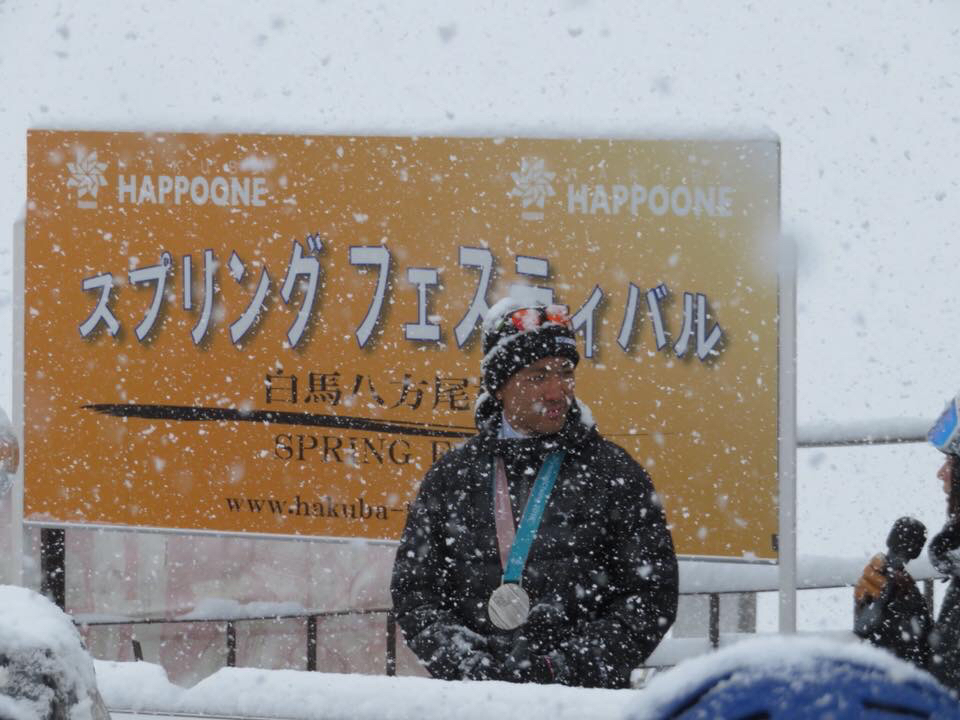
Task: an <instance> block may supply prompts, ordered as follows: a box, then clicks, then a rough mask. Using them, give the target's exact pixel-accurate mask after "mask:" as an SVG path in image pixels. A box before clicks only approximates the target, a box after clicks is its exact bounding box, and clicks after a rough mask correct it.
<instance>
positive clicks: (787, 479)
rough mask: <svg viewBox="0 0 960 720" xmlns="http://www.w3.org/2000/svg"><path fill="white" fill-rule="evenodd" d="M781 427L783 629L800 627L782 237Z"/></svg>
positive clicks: (790, 310) (791, 314)
mask: <svg viewBox="0 0 960 720" xmlns="http://www.w3.org/2000/svg"><path fill="white" fill-rule="evenodd" d="M779 272H780V317H779V331H780V332H779V335H780V370H779V375H780V377H779V392H780V402H779V406H780V412H779V415H780V420H779V423H780V428H779V430H780V431H779V433H778V451H779V476H780V477H779V481H780V482H779V484H780V497H779V513H780V518H779V519H780V529H779V533H778V536H777V538H778V541H779V542H778V547H779V565H780V612H779V619H780V632H781V633H787V634H792V633H795V632H796V631H797V332H796V329H797V272H796V254H795V249H794V247H793V244H792V243H791V242H789V241H787V240H785V239H784V238H783V237H782V236H781V239H780V269H779Z"/></svg>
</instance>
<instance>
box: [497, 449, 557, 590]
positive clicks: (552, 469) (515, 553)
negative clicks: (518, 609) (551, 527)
mask: <svg viewBox="0 0 960 720" xmlns="http://www.w3.org/2000/svg"><path fill="white" fill-rule="evenodd" d="M563 456H564V453H562V452H555V453H550V455H548V456H547V459H546V460H544V461H543V465H542V466H541V467H540V472H539V473H538V474H537V480H536V482H535V483H534V485H533V489H532V490H531V491H530V497H529V498H528V499H527V505H526V507H525V508H524V509H523V517H521V518H520V525H519V527H518V528H517V536H516V538H515V539H514V541H513V545H512V546H511V547H510V556H509V557H508V558H507V566H506V568H504V571H503V582H504V583H518V584H519V583H520V578H521V576H522V575H523V568H524V567H525V566H526V564H527V556H528V555H529V554H530V547H531V546H532V545H533V539H534V538H535V537H536V536H537V530H538V529H539V528H540V521H541V520H542V519H543V511H544V510H545V509H546V507H547V500H549V499H550V492H551V491H552V490H553V485H554V483H555V482H556V481H557V475H559V474H560V465H561V464H562V463H563Z"/></svg>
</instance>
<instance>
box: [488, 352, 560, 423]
mask: <svg viewBox="0 0 960 720" xmlns="http://www.w3.org/2000/svg"><path fill="white" fill-rule="evenodd" d="M574 371H575V366H574V364H573V363H572V362H570V361H569V360H568V359H567V358H562V357H547V358H543V359H541V360H537V362H535V363H533V364H532V365H528V366H527V367H525V368H524V369H523V370H520V371H518V372H517V373H516V374H515V375H514V376H513V377H511V378H510V379H509V380H508V381H507V383H506V385H504V386H503V387H502V388H500V389H499V390H498V391H497V398H498V399H499V400H500V401H501V402H502V403H503V412H504V414H505V415H506V416H507V420H508V421H509V422H510V424H511V425H512V426H513V427H514V428H516V429H517V430H519V431H520V432H523V433H527V434H528V435H549V434H550V433H555V432H559V431H560V430H561V428H563V424H564V422H565V421H566V419H567V410H568V409H569V407H570V403H572V402H573V392H574V386H575V379H574Z"/></svg>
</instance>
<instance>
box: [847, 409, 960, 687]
mask: <svg viewBox="0 0 960 720" xmlns="http://www.w3.org/2000/svg"><path fill="white" fill-rule="evenodd" d="M958 418H960V395H958V396H957V397H956V398H954V399H953V400H952V401H951V402H950V403H949V405H948V406H947V409H946V410H945V411H944V412H943V414H942V415H941V416H940V418H939V419H938V420H937V422H936V423H935V424H934V426H933V427H932V428H931V430H930V432H929V433H928V435H927V439H928V440H930V442H931V443H932V444H933V445H934V446H935V447H936V448H937V449H938V450H940V451H941V452H943V453H944V454H945V455H946V457H945V459H944V461H943V465H942V466H941V467H940V469H939V470H938V471H937V478H938V479H939V480H940V481H941V483H942V484H943V491H944V493H945V495H946V497H947V503H946V505H947V521H946V523H945V524H944V526H943V528H942V529H941V530H940V532H939V533H938V534H937V535H936V536H935V537H934V538H933V540H931V541H930V544H929V546H928V548H927V554H928V556H929V558H930V562H931V563H932V564H933V566H934V567H935V568H936V569H937V570H938V571H939V572H941V573H943V574H944V575H945V576H946V577H947V579H949V581H950V584H949V586H948V587H947V592H946V595H945V596H944V599H943V603H942V605H941V608H940V614H939V616H938V617H937V619H936V621H934V620H933V618H932V617H931V615H930V612H929V610H928V608H927V604H926V602H925V601H924V599H923V597H922V595H921V594H920V591H919V590H918V589H917V586H916V584H915V583H914V581H913V579H912V578H911V577H910V575H909V573H907V571H906V570H904V569H902V568H900V569H898V570H896V571H893V570H891V568H890V567H888V563H887V558H886V557H885V556H884V555H883V554H878V555H875V556H874V557H873V558H872V559H871V560H870V562H869V563H868V564H867V566H866V567H865V568H864V570H863V574H862V575H861V576H860V579H859V580H858V581H857V584H856V587H855V588H854V599H855V602H856V614H857V620H859V619H860V618H862V617H863V616H864V615H865V614H866V613H868V612H874V613H877V611H879V612H878V614H877V617H876V620H875V621H874V622H871V623H869V624H866V625H865V624H864V623H862V622H857V621H855V626H860V627H863V628H864V629H863V630H861V631H860V632H859V633H858V634H860V635H861V636H863V637H865V638H866V639H868V640H869V641H870V642H872V643H873V644H875V645H878V646H880V647H884V648H887V649H889V650H891V651H892V652H893V653H894V654H896V655H897V656H898V657H901V658H904V659H906V660H910V661H911V662H913V663H915V664H917V665H919V666H920V667H924V668H926V669H927V670H929V671H930V672H931V673H932V674H933V675H934V676H936V677H937V678H938V679H939V680H940V681H941V682H942V683H943V684H944V685H946V686H947V687H950V688H953V689H954V690H960V422H958Z"/></svg>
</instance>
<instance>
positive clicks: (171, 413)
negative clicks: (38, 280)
mask: <svg viewBox="0 0 960 720" xmlns="http://www.w3.org/2000/svg"><path fill="white" fill-rule="evenodd" d="M81 407H82V408H83V409H84V410H93V411H94V412H97V413H100V414H101V415H112V416H113V417H129V418H141V419H144V420H180V421H186V422H210V421H214V422H216V421H233V422H254V423H268V424H277V425H307V426H311V427H329V428H340V429H343V430H363V431H365V432H380V433H394V434H397V435H419V436H425V437H443V438H467V437H471V436H473V435H475V434H476V431H475V430H473V429H472V428H465V427H457V426H449V425H429V424H427V423H415V422H407V421H404V420H393V421H391V422H385V421H382V420H370V419H369V418H358V417H349V416H341V415H319V414H315V413H304V412H280V411H277V410H240V409H238V408H213V407H193V406H189V405H123V404H119V403H113V404H111V403H102V404H96V405H83V406H81Z"/></svg>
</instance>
